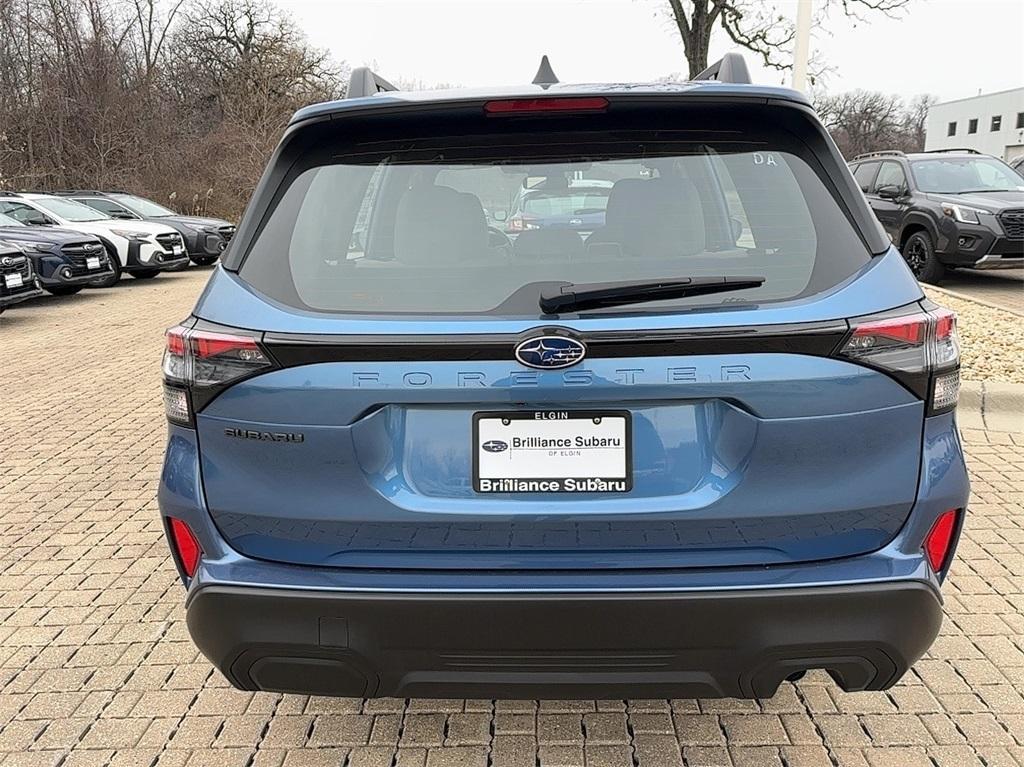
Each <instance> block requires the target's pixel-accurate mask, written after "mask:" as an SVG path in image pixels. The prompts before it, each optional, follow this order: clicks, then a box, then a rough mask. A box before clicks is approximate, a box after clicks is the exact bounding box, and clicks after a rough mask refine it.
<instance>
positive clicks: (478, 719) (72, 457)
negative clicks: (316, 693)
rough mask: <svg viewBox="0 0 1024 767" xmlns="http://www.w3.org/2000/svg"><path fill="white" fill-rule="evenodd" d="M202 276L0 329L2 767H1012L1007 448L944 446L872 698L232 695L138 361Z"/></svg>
mask: <svg viewBox="0 0 1024 767" xmlns="http://www.w3.org/2000/svg"><path fill="white" fill-rule="evenodd" d="M204 279H205V272H202V271H193V272H191V273H187V274H170V275H163V276H161V277H159V278H158V279H156V280H153V281H150V282H145V283H144V282H136V281H133V280H130V279H127V280H125V281H123V282H122V284H121V285H120V286H119V287H117V288H114V289H111V290H104V291H90V292H86V293H84V294H80V295H79V296H76V297H73V298H69V299H53V300H45V301H39V302H33V303H31V304H28V305H23V306H21V307H17V308H15V309H14V310H12V311H11V312H9V313H7V314H5V315H4V316H3V317H2V318H0V764H3V765H4V767H15V766H21V765H24V766H26V767H27V766H28V765H32V766H33V767H35V766H37V765H39V766H41V765H46V766H47V767H53V766H56V765H60V766H61V767H101V766H102V765H110V766H111V767H127V766H128V765H133V766H138V767H148V766H150V765H160V767H201V766H202V765H209V766H211V767H212V766H216V767H221V766H223V767H236V766H237V767H249V766H250V765H251V766H252V767H281V766H282V765H283V766H284V767H300V766H303V765H305V766H308V767H314V766H319V765H324V766H327V765H331V766H332V767H341V766H342V765H346V766H348V767H382V766H388V765H398V766H399V767H412V766H415V767H456V766H458V767H475V766H477V765H480V766H483V765H494V766H495V767H498V766H499V765H509V766H513V765H524V766H526V765H531V766H532V765H537V764H541V765H544V766H545V767H547V766H550V767H555V766H556V765H564V766H569V765H587V766H588V767H619V766H620V765H623V766H625V765H641V766H642V767H647V766H648V765H651V766H654V767H672V766H678V765H683V764H687V765H737V766H738V765H756V766H757V767H761V766H762V765H767V766H771V765H786V766H787V767H815V766H817V765H822V766H828V765H841V766H842V767H883V766H884V765H892V766H893V767H896V766H898V767H916V766H917V765H922V766H925V765H927V766H930V767H975V766H976V765H987V766H988V767H1001V766H1002V765H1024V696H1022V691H1024V638H1022V635H1024V514H1022V511H1024V509H1022V495H1024V494H1022V488H1024V439H1022V438H1021V436H1020V435H1011V434H1005V433H994V432H987V433H986V432H975V433H968V434H967V435H965V436H966V439H967V443H968V450H969V454H970V465H971V469H972V476H973V481H974V495H973V505H972V508H971V515H970V518H969V522H968V523H967V529H966V533H965V537H964V540H963V542H962V543H961V546H960V550H959V554H958V558H957V561H956V564H955V565H954V568H953V573H952V577H951V580H950V581H949V583H948V584H947V586H946V589H945V594H946V612H947V616H948V617H947V620H946V622H945V624H944V628H943V633H942V636H941V637H940V638H939V640H938V642H937V643H936V644H935V646H934V647H933V648H932V651H931V653H930V654H929V656H928V657H927V658H926V659H924V660H922V661H921V662H920V663H918V664H917V666H916V667H915V668H914V670H913V671H912V673H910V674H908V675H907V677H906V678H905V679H904V680H903V681H902V682H901V683H900V685H899V686H898V687H896V688H894V689H893V690H891V691H889V692H888V693H860V694H853V695H849V694H844V693H842V692H841V691H840V690H839V689H838V688H837V687H836V686H835V685H834V684H833V683H832V682H831V681H830V680H829V679H828V678H827V677H826V676H824V675H819V674H811V675H809V676H808V677H807V678H805V679H804V680H803V681H801V682H799V683H798V684H796V685H791V684H785V685H783V687H782V688H781V689H780V690H779V693H778V695H776V696H775V697H774V698H773V699H771V700H764V701H759V702H755V701H736V700H707V701H704V700H671V701H670V700H634V701H623V700H609V701H543V702H541V703H536V702H533V701H525V702H524V701H489V700H391V699H381V700H366V701H363V700H355V699H344V698H343V699H328V698H308V697H303V696H297V695H283V696H282V695H271V694H265V693H260V694H252V693H244V692H238V691H235V690H233V689H231V688H229V687H228V686H227V684H226V683H225V682H224V681H223V679H222V678H221V677H220V676H219V675H218V674H216V673H214V672H213V671H212V670H211V667H210V666H209V665H208V664H207V662H206V661H205V659H203V658H202V657H201V656H200V655H199V654H198V652H197V651H196V650H195V648H194V647H193V646H192V643H191V642H190V641H189V639H188V636H187V633H186V629H185V624H184V621H183V611H182V597H183V593H182V590H181V587H180V586H179V584H178V581H177V578H176V575H175V572H174V569H173V567H172V565H171V563H170V560H169V559H168V556H167V553H166V549H165V546H164V542H163V540H162V538H161V531H160V524H159V522H158V519H157V507H156V501H155V499H154V494H155V483H156V479H157V472H158V469H159V466H160V460H161V452H162V450H163V442H164V419H163V414H162V408H161V402H160V393H159V388H158V383H159V374H158V370H157V362H158V357H159V354H160V349H161V343H162V340H161V334H162V331H163V329H164V328H165V327H167V326H169V325H172V324H174V322H176V321H177V320H179V319H180V318H182V317H183V316H185V315H186V314H187V312H188V310H189V308H190V307H191V305H192V301H193V299H194V296H195V295H196V294H197V293H198V291H199V290H200V289H201V287H202V284H203V281H204Z"/></svg>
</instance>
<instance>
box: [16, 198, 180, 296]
mask: <svg viewBox="0 0 1024 767" xmlns="http://www.w3.org/2000/svg"><path fill="white" fill-rule="evenodd" d="M0 213H4V214H6V215H8V216H10V217H11V218H15V219H17V220H18V221H21V222H22V223H23V224H30V225H40V226H63V227H66V228H68V229H76V230H78V231H79V232H87V233H89V234H94V235H96V236H97V237H99V238H100V240H102V241H103V244H104V246H106V248H107V252H108V253H109V254H110V257H111V258H110V260H111V262H112V264H113V266H114V272H113V274H111V275H109V276H107V277H105V278H103V279H102V280H100V281H97V282H96V283H95V284H96V285H100V286H102V287H109V286H111V285H114V284H115V283H117V281H118V280H119V279H120V278H121V273H122V272H127V273H128V274H130V275H132V276H133V277H136V278H139V279H146V278H149V277H155V276H156V275H158V274H159V273H160V270H162V269H170V268H173V267H176V266H180V265H182V264H185V263H188V254H187V253H186V252H185V241H184V240H183V239H182V238H181V235H180V234H178V232H176V231H175V230H174V229H172V228H171V227H169V226H165V225H164V224H156V223H153V222H150V221H117V220H115V219H112V218H107V217H105V216H104V215H103V214H102V213H99V212H98V211H96V210H93V209H92V208H90V207H89V206H88V205H82V204H81V203H79V202H75V201H74V200H68V199H67V198H64V197H56V196H54V195H49V194H34V193H27V192H26V193H18V194H15V193H12V192H4V193H0Z"/></svg>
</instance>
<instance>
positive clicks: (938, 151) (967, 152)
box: [924, 146, 984, 154]
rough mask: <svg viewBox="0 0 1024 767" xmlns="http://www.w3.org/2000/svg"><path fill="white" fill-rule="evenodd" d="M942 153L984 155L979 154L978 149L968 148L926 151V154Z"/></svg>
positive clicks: (955, 147)
mask: <svg viewBox="0 0 1024 767" xmlns="http://www.w3.org/2000/svg"><path fill="white" fill-rule="evenodd" d="M942 152H963V153H964V154H984V153H983V152H979V151H978V150H977V149H971V148H970V147H966V146H951V147H948V148H947V149H926V150H925V152H924V153H925V154H940V153H942Z"/></svg>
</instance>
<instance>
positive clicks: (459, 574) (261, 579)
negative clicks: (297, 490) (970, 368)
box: [159, 413, 970, 593]
mask: <svg viewBox="0 0 1024 767" xmlns="http://www.w3.org/2000/svg"><path fill="white" fill-rule="evenodd" d="M169 431H170V434H169V437H168V441H167V452H166V460H165V462H164V467H163V472H162V474H161V481H160V487H159V501H160V508H161V511H162V512H163V514H165V515H167V516H172V517H176V518H178V519H182V520H184V521H186V522H187V523H188V524H189V526H190V527H191V528H192V529H193V530H194V531H195V533H196V536H197V537H198V539H199V542H200V544H201V546H202V548H203V554H204V556H203V561H202V563H201V565H200V568H199V571H198V572H197V574H196V576H195V577H194V578H193V579H192V580H191V582H190V584H189V588H190V591H192V592H195V591H199V590H201V589H203V588H206V587H209V586H215V585H222V586H253V587H257V586H258V587H268V586H269V587H272V588H279V589H304V590H305V589H308V590H328V591H343V592H374V591H381V592H419V591H427V592H443V593H456V592H486V591H496V592H535V591H536V592H543V591H552V592H572V591H594V592H617V591H621V592H631V591H671V592H675V591H704V590H706V591H715V590H720V589H750V588H756V589H773V588H794V587H819V586H828V585H833V584H840V583H853V584H867V583H874V582H879V583H880V582H892V581H917V582H924V583H932V584H934V585H936V586H937V585H938V577H939V576H937V575H936V574H935V573H933V572H932V570H931V569H930V568H929V566H928V564H927V563H926V561H925V558H924V554H923V552H922V550H921V544H922V541H923V540H924V537H925V535H926V534H927V533H928V531H929V530H930V529H931V526H932V525H933V524H934V522H935V519H936V518H937V517H938V516H939V514H941V513H942V512H943V511H945V510H946V509H949V508H963V507H964V506H965V505H966V503H967V498H968V495H969V489H970V484H969V481H968V478H967V472H966V468H965V464H964V460H963V449H962V446H961V443H960V437H959V434H958V432H957V428H956V420H955V418H954V416H953V414H952V413H947V414H945V415H940V416H934V417H931V418H926V419H924V433H923V437H922V444H923V446H924V450H923V452H922V454H921V460H920V465H919V467H918V469H917V471H916V472H915V474H916V476H917V480H916V486H917V495H916V500H915V501H914V508H913V512H912V513H911V514H910V515H909V516H908V518H907V521H906V523H905V524H904V525H903V526H902V527H901V528H900V529H899V531H898V532H897V534H896V536H895V537H894V538H893V539H892V540H891V541H889V542H888V543H887V544H886V545H885V546H883V547H881V548H879V549H878V550H876V551H871V552H868V553H864V554H860V555H857V556H850V557H840V558H836V559H830V560H821V561H815V562H807V563H789V564H777V565H773V566H771V567H768V568H766V567H762V566H758V567H741V566H735V567H713V568H692V569H689V568H686V569H680V568H654V569H633V570H618V569H609V570H605V569H600V570H589V571H588V570H569V571H562V572H554V573H553V572H550V571H542V570H501V569H498V570H468V571H462V570H436V571H433V570H406V569H396V570H389V569H365V568H347V567H326V566H321V567H313V566H305V567H296V566H294V565H287V564H281V563H277V562H271V561H266V560H263V559H259V558H256V557H250V556H246V555H244V554H242V553H240V552H239V551H237V550H236V549H235V548H234V547H232V546H231V544H230V543H229V542H228V540H227V539H226V538H225V536H224V535H223V534H222V533H221V531H220V529H219V528H218V526H217V525H216V524H214V522H213V519H212V517H211V514H210V511H209V508H208V507H207V504H206V500H205V497H204V493H203V487H202V479H201V478H202V467H201V459H200V454H199V441H198V437H197V435H196V432H195V431H193V430H191V429H185V428H181V427H178V426H171V427H170V430H169Z"/></svg>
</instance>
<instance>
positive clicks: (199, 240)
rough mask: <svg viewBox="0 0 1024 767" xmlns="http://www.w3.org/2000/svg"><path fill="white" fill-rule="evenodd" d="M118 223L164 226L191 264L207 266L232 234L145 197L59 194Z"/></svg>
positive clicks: (221, 224) (228, 227)
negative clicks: (178, 240) (175, 235)
mask: <svg viewBox="0 0 1024 767" xmlns="http://www.w3.org/2000/svg"><path fill="white" fill-rule="evenodd" d="M59 194H61V195H62V196H67V197H70V198H72V199H73V200H76V201H78V202H80V203H82V204H84V205H88V206H89V207H90V208H95V209H96V210H98V211H100V212H101V213H105V214H106V215H107V216H109V217H110V218H115V219H118V220H126V221H130V220H135V219H143V220H145V221H153V222H155V223H158V224H166V225H167V226H169V227H171V228H172V229H174V230H175V231H177V232H178V234H180V235H181V236H182V238H183V239H184V240H185V249H186V250H187V251H188V257H189V258H190V259H191V260H192V263H194V264H198V265H199V266H209V265H210V264H212V263H215V262H216V261H217V259H218V258H219V257H220V254H221V253H223V252H224V249H225V248H226V247H227V245H228V243H229V242H230V241H231V237H232V236H233V235H234V233H235V226H234V224H232V223H230V222H228V221H225V220H223V219H220V218H207V217H205V216H182V215H180V214H178V213H175V212H174V211H173V210H171V209H170V208H165V207H164V206H163V205H159V204H158V203H155V202H153V201H152V200H148V199H146V198H145V197H139V196H138V195H134V194H128V193H126V192H90V191H78V192H60V193H59Z"/></svg>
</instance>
